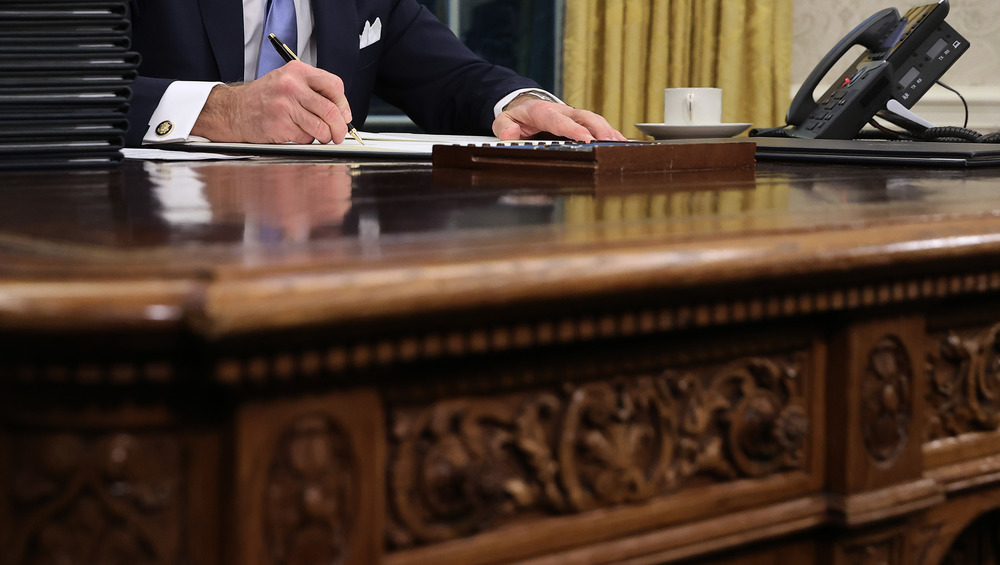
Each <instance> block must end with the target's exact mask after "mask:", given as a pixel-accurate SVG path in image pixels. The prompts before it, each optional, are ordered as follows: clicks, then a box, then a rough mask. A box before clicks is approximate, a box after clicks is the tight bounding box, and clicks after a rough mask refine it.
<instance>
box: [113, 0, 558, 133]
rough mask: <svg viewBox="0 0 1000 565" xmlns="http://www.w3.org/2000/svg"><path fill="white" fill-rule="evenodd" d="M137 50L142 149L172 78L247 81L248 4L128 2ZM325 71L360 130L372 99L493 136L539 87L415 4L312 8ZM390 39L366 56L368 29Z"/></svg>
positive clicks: (322, 2)
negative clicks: (519, 99) (515, 100)
mask: <svg viewBox="0 0 1000 565" xmlns="http://www.w3.org/2000/svg"><path fill="white" fill-rule="evenodd" d="M129 4H130V16H131V19H132V47H133V49H134V50H135V51H138V52H139V53H140V54H141V55H142V63H140V66H139V75H140V76H139V78H138V79H137V80H136V81H135V84H133V87H132V90H133V95H132V101H131V105H130V109H129V112H128V118H129V124H130V125H129V131H128V135H127V137H126V144H127V145H133V146H134V145H139V144H140V143H141V140H142V136H143V135H144V134H145V132H146V129H147V126H148V123H149V118H150V116H152V114H153V111H154V110H155V109H156V105H157V104H158V103H159V100H160V97H161V96H162V95H163V92H164V90H166V88H167V86H168V85H169V84H170V83H171V82H172V81H174V80H197V81H222V82H240V81H242V80H243V3H242V1H241V0H130V2H129ZM312 10H313V20H314V32H313V34H314V35H313V37H314V38H315V39H316V58H317V61H316V63H317V66H318V67H320V68H322V69H325V70H327V71H329V72H331V73H333V74H335V75H337V76H339V77H340V78H341V79H342V80H343V81H344V87H345V91H346V93H347V99H348V101H349V102H350V104H351V113H352V114H353V116H352V117H353V123H354V125H356V126H362V125H363V124H364V122H365V119H366V117H367V116H368V108H369V106H370V102H371V96H372V94H373V93H374V94H377V95H378V96H380V97H381V98H382V99H384V100H385V101H387V102H389V103H391V104H393V105H395V106H397V107H399V108H400V109H402V110H403V111H404V112H406V114H407V115H408V116H410V118H411V119H412V120H413V121H414V122H415V123H416V124H417V125H418V126H420V127H421V128H422V129H424V130H425V131H428V132H433V133H474V134H489V133H490V132H491V125H492V123H493V118H494V116H493V106H494V105H495V104H496V103H497V101H498V100H500V99H501V98H503V97H504V96H506V95H507V94H509V93H510V92H512V91H514V90H517V89H518V88H538V85H537V83H535V82H534V81H531V80H529V79H526V78H523V77H521V76H519V75H517V74H516V73H514V72H513V71H511V70H509V69H506V68H503V67H499V66H495V65H491V64H489V63H487V62H486V61H483V60H482V59H481V58H479V57H477V56H476V55H475V54H473V53H472V52H471V51H469V50H468V49H467V48H466V47H465V46H464V45H463V44H462V43H461V42H460V41H459V40H458V39H457V38H455V36H454V34H452V33H451V31H450V30H449V29H448V28H447V27H446V26H445V25H444V24H442V23H441V22H440V21H438V20H437V18H435V17H434V15H433V14H431V13H430V12H428V11H427V10H426V9H425V8H424V7H423V6H421V5H420V4H418V3H417V2H416V0H312ZM375 18H379V19H380V20H381V21H382V37H381V40H379V41H378V42H376V43H374V44H372V45H370V46H368V47H365V48H364V49H360V40H359V36H360V35H361V32H362V30H363V29H364V26H365V22H374V21H375Z"/></svg>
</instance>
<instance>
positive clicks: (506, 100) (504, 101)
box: [493, 88, 565, 118]
mask: <svg viewBox="0 0 1000 565" xmlns="http://www.w3.org/2000/svg"><path fill="white" fill-rule="evenodd" d="M525 92H544V93H545V94H547V95H548V96H551V97H552V98H555V99H556V100H558V101H559V103H560V104H565V102H563V101H562V100H560V99H559V97H558V96H556V95H555V94H552V93H551V92H549V91H547V90H542V89H541V88H519V89H517V90H515V91H514V92H511V93H510V94H508V95H507V96H504V97H503V98H501V99H500V101H499V102H497V103H496V106H493V117H494V118H495V117H497V116H499V115H500V113H501V112H503V109H504V107H505V106H506V105H507V104H510V103H511V101H512V100H514V99H515V98H517V97H518V96H519V95H521V94H523V93H525Z"/></svg>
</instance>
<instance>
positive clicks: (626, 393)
mask: <svg viewBox="0 0 1000 565" xmlns="http://www.w3.org/2000/svg"><path fill="white" fill-rule="evenodd" d="M798 366H799V361H797V360H796V361H789V362H784V363H777V362H774V361H770V360H766V359H759V358H753V359H746V360H742V361H740V362H737V363H733V364H731V365H728V366H725V367H722V368H720V369H716V370H713V371H710V372H705V373H704V374H697V373H679V372H673V371H667V372H665V373H663V374H661V375H657V376H649V375H640V376H633V377H619V378H616V379H613V380H609V381H601V382H594V383H587V384H582V385H566V386H565V387H563V388H562V389H561V390H545V391H539V392H534V393H524V394H514V395H509V396H506V397H500V398H497V397H492V398H488V399H487V398H476V399H472V398H462V399H455V400H446V401H442V402H439V403H437V404H435V405H433V406H431V407H430V408H427V409H424V410H406V409H395V410H392V411H391V414H392V418H393V436H394V446H393V449H392V453H391V456H390V484H389V491H390V492H389V498H390V503H391V508H392V514H393V515H392V522H393V525H392V527H391V529H390V542H391V543H392V544H393V545H395V546H397V547H405V546H412V545H416V544H420V543H429V542H436V541H443V540H448V539H454V538H458V537H460V536H465V535H470V534H473V533H476V532H480V531H484V530H487V529H490V528H491V527H493V526H495V525H496V524H498V523H502V522H503V521H505V520H509V519H510V518H511V517H513V516H515V515H517V516H524V515H530V514H542V513H548V514H560V513H571V512H579V511H584V510H588V509H592V508H599V507H609V506H615V505H620V504H628V503H637V502H642V501H647V500H650V499H653V498H656V497H659V496H664V495H667V494H669V493H671V492H673V491H676V490H677V489H679V488H681V487H682V486H684V485H685V484H689V483H691V482H692V481H693V480H695V477H701V478H700V479H698V480H700V481H703V482H704V481H712V480H715V481H720V480H732V479H737V478H752V477H761V476H765V475H768V474H772V473H775V472H779V471H784V470H793V469H799V468H802V466H803V463H804V445H805V441H806V436H807V430H808V425H809V420H808V416H807V413H806V410H805V408H804V401H803V398H802V390H801V383H800V379H799V374H798Z"/></svg>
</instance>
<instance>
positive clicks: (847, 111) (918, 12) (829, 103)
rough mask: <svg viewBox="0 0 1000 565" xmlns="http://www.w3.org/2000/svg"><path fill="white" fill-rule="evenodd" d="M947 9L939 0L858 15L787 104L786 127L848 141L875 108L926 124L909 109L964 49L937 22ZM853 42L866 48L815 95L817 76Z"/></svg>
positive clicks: (945, 26) (954, 34)
mask: <svg viewBox="0 0 1000 565" xmlns="http://www.w3.org/2000/svg"><path fill="white" fill-rule="evenodd" d="M948 11H949V5H948V0H939V1H938V2H935V3H932V4H924V5H921V6H917V7H915V8H913V9H911V10H910V11H908V12H907V13H906V14H905V15H904V16H902V17H900V15H899V12H898V11H897V10H896V9H895V8H889V9H886V10H882V11H880V12H878V13H876V14H874V15H872V17H870V18H868V19H867V20H865V21H864V22H863V23H862V24H861V25H859V26H858V27H856V28H855V29H854V30H853V31H851V32H850V33H849V34H847V36H845V37H844V38H843V39H841V40H840V42H838V43H837V45H836V46H834V48H833V49H832V50H831V51H830V52H829V53H828V54H827V55H826V56H825V57H823V60H822V61H820V63H819V64H818V65H817V66H816V68H815V69H813V71H812V72H811V73H810V74H809V77H808V78H806V81H805V83H803V84H802V88H800V89H799V91H798V93H797V94H796V95H795V97H794V98H793V99H792V104H791V106H790V107H789V109H788V115H787V116H786V118H785V122H786V123H787V124H788V125H789V126H791V127H790V128H789V129H788V130H787V133H788V134H789V135H791V136H793V137H805V138H824V139H852V138H854V137H855V136H857V134H858V132H859V131H861V128H863V127H864V126H865V124H867V123H868V122H869V121H870V120H871V119H872V117H874V116H875V114H879V115H880V116H882V117H884V118H886V119H889V120H891V121H893V122H895V123H898V124H900V125H907V124H913V123H917V124H920V123H925V124H926V122H923V121H922V120H920V118H919V117H917V116H915V115H914V114H913V113H912V112H910V111H909V108H912V107H913V105H914V104H916V102H917V100H919V99H920V97H921V96H923V95H924V94H925V93H926V92H927V90H928V89H930V87H931V86H932V85H933V84H934V83H935V82H937V80H938V79H940V78H941V76H942V75H944V73H945V72H947V70H948V69H949V68H951V66H952V64H954V63H955V61H956V60H958V58H959V57H960V56H962V54H963V53H965V52H966V51H967V50H968V48H969V42H968V41H966V39H965V38H964V37H962V36H961V35H959V33H958V32H956V31H955V30H954V29H952V27H951V26H949V25H948V24H946V23H945V22H944V19H945V17H946V16H947V15H948ZM855 45H860V46H862V47H865V48H866V51H865V52H864V53H863V54H862V55H861V56H860V57H859V58H858V59H857V60H856V61H855V62H854V63H853V64H852V65H850V66H849V67H848V68H847V69H846V70H845V71H844V73H842V74H841V76H840V78H839V79H837V80H836V81H835V82H834V83H833V84H832V85H831V86H830V87H829V89H827V91H826V92H825V93H824V94H823V95H822V96H821V97H820V99H819V101H817V100H815V99H814V98H813V92H814V91H815V90H816V88H817V87H818V86H819V83H820V81H821V80H823V77H824V76H826V74H827V73H828V72H830V70H831V69H833V66H834V65H835V64H836V63H837V62H838V61H839V60H840V59H841V58H842V57H843V56H844V55H845V54H846V53H847V51H848V50H850V49H851V48H852V47H854V46H855ZM927 125H929V124H927Z"/></svg>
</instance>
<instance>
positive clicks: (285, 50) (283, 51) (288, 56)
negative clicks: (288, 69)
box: [267, 33, 365, 145]
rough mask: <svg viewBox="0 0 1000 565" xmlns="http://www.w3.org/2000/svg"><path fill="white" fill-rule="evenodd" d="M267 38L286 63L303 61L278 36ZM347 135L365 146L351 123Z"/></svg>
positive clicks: (269, 35) (348, 124) (268, 35)
mask: <svg viewBox="0 0 1000 565" xmlns="http://www.w3.org/2000/svg"><path fill="white" fill-rule="evenodd" d="M267 38H268V39H270V40H271V45H272V46H274V50H275V51H277V52H278V55H281V58H282V59H284V60H285V62H286V63H288V62H291V61H301V59H299V56H298V55H296V54H295V51H292V50H291V49H289V47H288V46H287V45H285V44H284V43H282V42H281V40H280V39H278V36H277V35H274V34H273V33H269V34H267ZM347 133H349V134H351V137H353V138H354V139H356V140H357V142H358V143H360V144H361V145H364V144H365V142H364V141H361V136H360V135H358V130H357V129H356V128H355V127H354V124H352V123H351V122H347Z"/></svg>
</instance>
